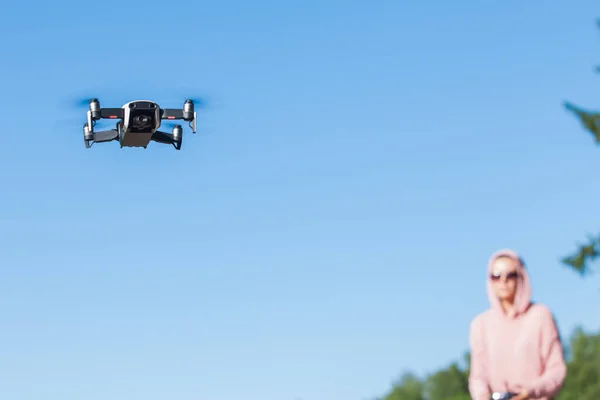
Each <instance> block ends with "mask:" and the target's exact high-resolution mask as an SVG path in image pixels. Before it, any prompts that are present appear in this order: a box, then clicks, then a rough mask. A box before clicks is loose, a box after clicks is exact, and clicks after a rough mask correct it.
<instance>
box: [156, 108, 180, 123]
mask: <svg viewBox="0 0 600 400" xmlns="http://www.w3.org/2000/svg"><path fill="white" fill-rule="evenodd" d="M161 114H162V115H161V118H162V119H171V120H173V119H184V118H183V110H181V109H176V108H163V109H162V110H161Z"/></svg>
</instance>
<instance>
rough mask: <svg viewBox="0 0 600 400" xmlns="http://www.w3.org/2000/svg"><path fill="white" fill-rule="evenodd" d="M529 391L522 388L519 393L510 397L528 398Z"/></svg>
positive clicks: (524, 399)
mask: <svg viewBox="0 0 600 400" xmlns="http://www.w3.org/2000/svg"><path fill="white" fill-rule="evenodd" d="M529 398H530V397H529V392H528V391H527V390H526V389H523V390H522V391H521V393H519V394H518V395H516V396H515V397H513V398H512V400H529Z"/></svg>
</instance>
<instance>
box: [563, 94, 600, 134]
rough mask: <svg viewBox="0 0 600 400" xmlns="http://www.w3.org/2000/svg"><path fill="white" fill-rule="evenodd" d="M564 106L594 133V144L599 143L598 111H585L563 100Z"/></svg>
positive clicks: (599, 121) (599, 115)
mask: <svg viewBox="0 0 600 400" xmlns="http://www.w3.org/2000/svg"><path fill="white" fill-rule="evenodd" d="M564 107H565V108H566V109H567V110H568V111H570V112H572V113H573V114H575V116H576V117H577V118H578V119H579V121H580V122H581V124H582V125H583V127H584V128H585V129H586V130H587V131H589V132H590V133H592V135H594V141H595V142H596V145H600V113H598V112H592V111H586V110H584V109H582V108H580V107H577V106H575V105H574V104H572V103H569V102H565V103H564Z"/></svg>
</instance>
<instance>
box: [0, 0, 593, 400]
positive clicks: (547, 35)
mask: <svg viewBox="0 0 600 400" xmlns="http://www.w3.org/2000/svg"><path fill="white" fill-rule="evenodd" d="M2 7H3V10H2V12H0V34H1V35H2V37H3V38H4V40H2V41H1V42H0V51H1V52H2V55H3V57H2V63H1V64H0V66H1V68H2V74H0V83H1V84H2V85H1V87H2V88H3V90H2V92H1V93H0V108H1V110H2V115H3V116H4V130H3V131H4V136H3V141H2V145H1V146H0V182H1V183H2V187H3V190H2V195H1V196H0V206H1V208H0V243H2V246H1V249H2V251H0V315H1V316H2V321H3V323H2V329H0V341H1V342H2V343H3V346H2V348H3V349H2V356H1V357H0V376H2V381H3V384H2V394H3V395H2V397H3V398H7V399H14V400H39V399H44V400H55V399H57V400H58V399H60V400H76V399H86V400H106V399H111V400H126V399H127V400H138V399H139V400H142V399H143V400H159V399H160V400H163V399H166V398H171V399H177V400H192V399H194V400H196V399H207V400H209V399H210V400H234V399H236V400H237V399H240V398H244V399H256V400H285V399H289V400H297V399H302V400H349V399H356V400H363V399H367V398H371V397H372V396H376V395H379V394H381V393H384V392H385V391H386V390H388V388H389V387H390V385H391V383H392V381H393V380H394V379H395V378H396V377H397V376H398V375H399V374H401V373H402V372H403V371H405V370H407V369H411V370H413V371H416V372H417V373H420V374H423V373H426V372H428V371H433V370H435V369H436V368H438V367H441V366H443V365H445V364H447V363H449V362H451V361H452V360H455V359H458V358H460V357H461V356H462V354H463V352H464V351H465V350H466V349H467V344H468V326H469V322H470V320H471V319H472V318H473V317H474V316H475V315H476V314H477V313H478V312H480V311H482V310H483V309H485V307H487V299H486V297H485V287H484V280H485V263H486V261H487V258H488V256H489V255H490V254H491V252H492V251H494V250H496V249H498V248H500V247H513V248H515V249H517V250H518V251H520V252H522V253H523V254H524V257H525V259H526V261H527V262H528V264H529V268H530V271H531V273H532V280H533V284H534V295H535V298H536V300H538V301H541V302H544V303H546V304H548V305H549V306H550V307H551V308H552V309H553V310H554V311H555V313H556V316H557V318H558V320H559V323H560V327H561V329H562V330H563V331H564V332H565V334H568V333H569V332H570V331H571V330H572V329H573V328H574V327H575V326H576V325H579V324H582V325H583V326H584V327H586V328H589V329H598V328H599V327H600V315H599V314H598V312H597V310H595V309H594V308H592V306H591V304H597V300H598V296H599V295H600V292H599V290H600V281H598V279H597V278H593V279H590V280H587V281H586V280H582V279H581V278H579V277H578V276H577V275H575V274H574V273H572V272H571V271H569V270H567V269H565V268H564V267H563V266H562V265H561V264H560V263H559V261H558V259H559V257H560V256H562V255H564V254H566V253H568V252H569V251H571V250H572V249H574V248H575V245H576V241H577V240H579V239H584V238H585V234H586V233H596V232H597V229H598V227H599V226H600V217H598V215H596V214H595V213H594V212H591V210H593V209H595V208H596V206H597V199H598V197H599V196H600V185H599V184H600V175H598V173H597V170H598V166H599V165H600V164H599V163H600V161H599V159H600V149H598V148H597V147H595V146H594V145H593V142H592V140H591V138H590V136H589V135H588V134H587V133H586V132H585V131H583V130H582V129H581V128H580V126H579V124H578V122H577V121H576V120H575V119H574V118H573V117H572V116H571V115H570V114H568V113H566V112H565V111H564V110H563V108H562V106H561V103H562V101H563V100H566V99H568V100H571V101H574V102H576V103H577V104H581V105H584V106H589V107H594V106H596V107H598V108H600V102H599V100H598V87H599V86H598V85H599V84H600V79H599V78H600V76H598V75H594V74H593V73H592V68H593V66H594V65H595V64H600V32H599V31H598V30H597V29H596V27H595V19H596V17H599V16H600V10H599V9H598V7H597V4H595V2H592V1H591V0H585V1H584V0H580V1H579V0H578V1H574V2H572V3H571V4H570V5H569V6H567V5H566V3H565V2H558V1H550V2H544V3H542V2H525V3H524V2H517V1H515V0H509V1H505V2H502V3H497V4H494V5H489V4H486V5H483V4H482V3H481V2H478V1H475V0H469V1H454V2H444V1H439V0H438V1H424V2H421V4H420V5H416V2H415V3H414V4H412V5H402V2H398V1H378V2H372V3H371V4H370V5H368V4H367V2H358V1H344V2H342V1H337V0H331V1H324V2H318V1H314V0H308V1H305V2H303V3H302V4H299V3H285V2H275V1H261V0H257V1H253V2H241V1H223V2H219V3H217V2H205V1H198V2H195V3H194V4H192V2H177V1H173V2H168V3H163V2H161V3H159V2H153V1H150V2H146V3H144V5H143V6H142V5H140V3H135V2H132V3H127V2H125V3H123V2H114V1H106V2H102V4H101V5H100V3H94V2H77V3H76V2H53V3H42V2H40V3H39V4H32V3H24V2H19V3H17V2H14V3H13V4H6V5H3V6H2ZM202 95H204V96H206V97H207V98H208V99H209V100H210V102H211V103H210V104H211V107H210V108H207V109H205V110H199V111H200V112H199V118H200V122H199V125H198V134H196V135H195V136H193V135H191V134H190V133H188V132H189V130H186V131H185V133H184V141H183V149H182V150H181V151H179V152H177V151H175V150H174V149H173V148H172V147H169V146H160V145H158V144H152V145H151V146H149V148H148V149H147V150H145V151H144V150H139V149H120V148H119V147H118V145H117V144H116V143H110V144H100V145H95V146H94V147H93V148H92V149H89V150H88V149H85V147H84V145H83V138H82V132H81V128H80V127H81V124H83V121H84V117H85V109H82V110H76V109H74V108H73V107H71V106H70V103H69V102H71V101H72V100H73V99H74V98H76V97H78V96H81V97H83V96H87V97H90V96H95V97H98V98H99V99H100V101H101V104H102V105H103V106H105V107H118V106H121V105H122V104H123V103H125V102H127V101H129V100H132V99H136V98H151V99H154V100H156V101H158V102H160V103H161V104H163V105H164V106H172V107H178V106H179V105H180V104H182V102H183V100H184V99H185V98H186V96H202ZM64 121H67V122H66V123H65V122H64ZM69 121H74V122H69Z"/></svg>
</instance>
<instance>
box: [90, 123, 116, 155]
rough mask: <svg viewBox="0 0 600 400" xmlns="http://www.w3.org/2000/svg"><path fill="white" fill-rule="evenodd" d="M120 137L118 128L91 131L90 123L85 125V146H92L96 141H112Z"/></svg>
mask: <svg viewBox="0 0 600 400" xmlns="http://www.w3.org/2000/svg"><path fill="white" fill-rule="evenodd" d="M118 138H119V131H118V130H117V129H110V130H108V131H99V132H94V131H90V129H89V128H88V124H85V125H83V139H84V141H85V147H86V148H88V149H89V148H90V147H92V145H93V144H94V143H101V142H112V141H113V140H117V139H118Z"/></svg>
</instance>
